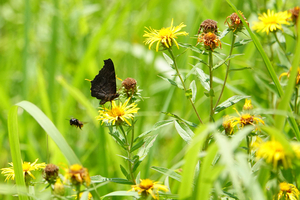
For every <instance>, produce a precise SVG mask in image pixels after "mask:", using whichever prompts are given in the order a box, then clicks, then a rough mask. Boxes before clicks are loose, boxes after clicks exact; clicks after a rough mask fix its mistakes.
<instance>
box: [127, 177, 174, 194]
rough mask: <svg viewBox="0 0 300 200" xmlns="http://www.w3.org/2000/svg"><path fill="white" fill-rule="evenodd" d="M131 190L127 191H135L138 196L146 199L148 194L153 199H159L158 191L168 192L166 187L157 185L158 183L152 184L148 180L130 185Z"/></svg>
mask: <svg viewBox="0 0 300 200" xmlns="http://www.w3.org/2000/svg"><path fill="white" fill-rule="evenodd" d="M131 187H132V189H131V190H129V191H137V192H138V194H139V195H142V196H143V197H147V196H148V195H149V194H150V195H151V196H152V198H153V199H159V196H158V191H159V190H162V191H164V192H167V191H169V190H168V188H167V186H165V185H161V184H158V182H153V181H152V180H150V179H143V180H141V182H140V184H138V185H132V186H131Z"/></svg>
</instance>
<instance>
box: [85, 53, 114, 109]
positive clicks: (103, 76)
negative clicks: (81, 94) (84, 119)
mask: <svg viewBox="0 0 300 200" xmlns="http://www.w3.org/2000/svg"><path fill="white" fill-rule="evenodd" d="M91 95H92V97H96V98H97V99H100V100H101V101H100V104H101V105H103V104H105V103H106V102H107V101H112V100H114V99H115V98H117V97H119V94H118V93H117V86H116V74H115V67H114V63H113V62H112V60H111V59H110V58H109V59H107V60H104V66H103V68H102V69H101V70H100V71H99V73H98V74H97V75H96V76H95V78H94V79H93V80H92V81H91Z"/></svg>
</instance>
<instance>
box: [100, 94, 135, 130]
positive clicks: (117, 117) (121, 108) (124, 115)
mask: <svg viewBox="0 0 300 200" xmlns="http://www.w3.org/2000/svg"><path fill="white" fill-rule="evenodd" d="M129 100H130V98H129V99H127V100H126V101H125V103H124V104H123V105H122V103H120V104H119V105H116V103H115V101H112V108H111V109H108V108H105V107H104V108H102V109H101V110H99V116H98V117H97V119H98V120H100V121H102V124H103V122H106V123H112V125H115V124H116V123H121V122H124V121H125V122H126V123H127V124H128V125H129V126H131V124H130V122H129V121H128V119H133V117H134V115H133V114H134V113H137V111H138V110H139V108H136V106H137V105H136V104H135V103H132V104H130V105H129V106H127V104H128V102H129Z"/></svg>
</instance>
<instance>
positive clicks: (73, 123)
mask: <svg viewBox="0 0 300 200" xmlns="http://www.w3.org/2000/svg"><path fill="white" fill-rule="evenodd" d="M70 125H71V126H75V127H77V128H80V129H81V128H82V127H83V123H82V122H81V121H79V120H78V119H76V118H71V119H70Z"/></svg>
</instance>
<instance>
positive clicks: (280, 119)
mask: <svg viewBox="0 0 300 200" xmlns="http://www.w3.org/2000/svg"><path fill="white" fill-rule="evenodd" d="M226 1H227V3H228V4H229V5H230V6H231V8H232V9H233V10H234V11H235V12H236V13H237V14H238V16H239V18H240V19H241V21H242V22H243V24H244V26H245V28H246V29H247V31H248V33H249V34H250V37H251V39H252V40H253V43H254V45H255V46H256V49H257V50H258V51H259V53H260V55H261V56H262V58H263V61H264V63H265V65H266V67H267V70H268V72H269V74H270V76H271V78H272V80H273V82H274V84H275V86H276V89H277V92H278V95H279V97H283V95H284V94H283V90H282V88H281V85H280V83H279V80H278V78H277V76H276V73H275V71H274V69H273V67H272V64H271V62H270V60H269V58H268V56H267V54H266V53H265V52H264V50H263V48H262V45H261V44H260V42H259V40H258V38H257V37H256V35H254V34H253V32H252V31H251V30H250V28H249V26H248V25H247V23H246V22H245V20H244V18H243V17H242V16H241V15H240V13H239V12H238V10H237V8H236V7H235V6H234V5H233V4H232V3H231V1H230V0H226ZM298 46H299V43H298V45H297V47H298ZM297 49H298V48H297ZM295 55H297V54H295ZM297 56H298V55H297ZM293 63H294V62H293ZM285 98H286V99H289V98H288V96H287V97H285ZM285 101H286V100H285ZM285 101H284V102H285ZM282 104H283V103H282ZM282 107H284V106H282ZM286 109H287V110H288V111H289V112H291V108H290V107H288V106H286ZM276 119H277V120H276V121H275V124H276V126H277V127H280V126H282V124H284V121H285V118H284V117H277V118H276ZM288 119H289V121H290V123H291V125H292V128H293V130H294V133H295V135H296V137H297V139H298V140H300V132H299V128H298V126H297V123H296V120H295V119H294V118H291V117H289V118H288Z"/></svg>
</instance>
